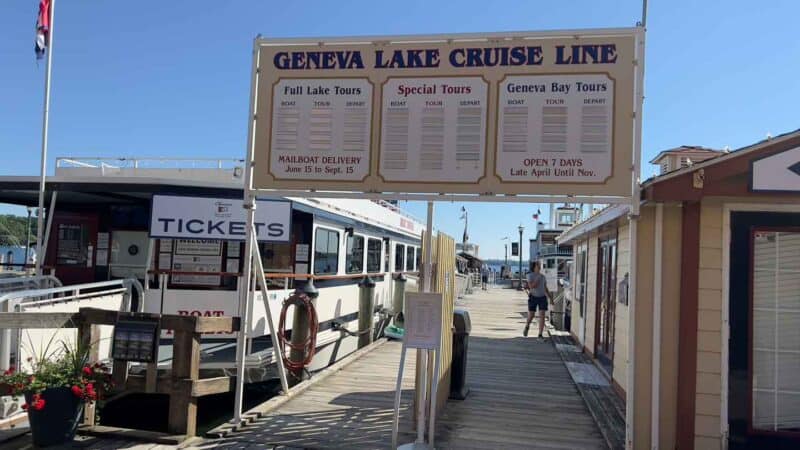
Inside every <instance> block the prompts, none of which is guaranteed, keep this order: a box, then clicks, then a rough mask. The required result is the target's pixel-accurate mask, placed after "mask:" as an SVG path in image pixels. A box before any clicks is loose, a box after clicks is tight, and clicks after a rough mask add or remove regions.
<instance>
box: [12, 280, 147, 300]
mask: <svg viewBox="0 0 800 450" xmlns="http://www.w3.org/2000/svg"><path fill="white" fill-rule="evenodd" d="M134 281H135V282H134ZM113 286H118V287H124V288H126V289H130V288H133V289H136V290H137V291H139V292H138V293H139V295H140V296H141V294H142V291H143V289H142V285H141V283H139V282H138V280H132V279H121V280H111V281H98V282H96V283H86V284H74V285H70V286H59V287H55V288H49V289H30V290H26V291H14V292H8V293H6V294H2V295H0V304H2V303H4V302H8V301H10V300H14V299H21V298H31V297H44V296H51V295H55V294H62V293H65V292H73V293H74V294H73V295H78V294H80V291H82V290H83V291H85V290H87V289H98V288H104V287H109V288H110V287H113ZM69 298H70V297H69V296H64V297H59V300H68V299H69Z"/></svg>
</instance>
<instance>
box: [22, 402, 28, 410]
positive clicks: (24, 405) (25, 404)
mask: <svg viewBox="0 0 800 450" xmlns="http://www.w3.org/2000/svg"><path fill="white" fill-rule="evenodd" d="M22 409H23V410H24V411H27V410H28V404H27V403H23V404H22Z"/></svg>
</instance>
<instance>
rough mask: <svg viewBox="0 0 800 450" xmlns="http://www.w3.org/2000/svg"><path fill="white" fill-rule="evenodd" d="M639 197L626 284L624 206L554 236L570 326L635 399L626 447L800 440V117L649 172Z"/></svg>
mask: <svg viewBox="0 0 800 450" xmlns="http://www.w3.org/2000/svg"><path fill="white" fill-rule="evenodd" d="M641 200H642V208H641V213H640V217H639V218H638V221H639V225H638V236H637V238H638V239H637V241H638V248H637V249H636V258H635V260H636V270H637V274H638V280H637V283H636V295H632V293H630V294H631V295H629V292H628V277H629V274H630V272H631V267H630V261H631V258H630V256H631V245H630V242H631V241H630V236H629V223H630V220H631V218H630V217H629V209H628V207H627V206H622V205H617V206H611V207H609V208H606V209H604V210H603V211H601V212H599V213H598V214H595V215H593V216H592V217H590V218H589V219H587V220H585V221H583V222H581V223H579V224H576V225H575V226H573V227H572V228H570V229H569V230H567V231H565V232H564V234H563V235H562V236H561V237H560V238H559V240H560V243H562V244H571V245H572V246H573V248H574V254H575V264H574V269H573V274H572V280H574V282H573V283H572V285H571V289H573V292H572V294H573V295H572V299H573V305H572V311H573V319H572V326H571V332H572V334H573V335H574V337H575V339H576V340H578V341H579V342H580V343H581V345H582V346H583V347H584V351H585V352H587V353H589V354H590V355H591V356H592V357H593V358H595V360H596V361H597V365H598V366H599V368H601V369H602V371H604V372H605V374H606V375H607V376H608V377H609V379H610V380H611V381H613V384H614V386H615V388H616V390H617V391H618V393H619V394H620V395H622V396H623V397H624V398H625V399H626V405H627V408H629V409H631V408H632V411H631V412H632V413H631V414H629V415H628V421H629V423H628V426H629V427H630V430H632V437H633V443H634V447H635V448H637V449H650V448H653V449H655V448H662V449H673V448H677V449H692V448H696V449H732V450H733V449H750V448H752V449H764V448H800V130H798V131H794V132H791V133H787V134H785V135H782V136H779V137H775V138H771V139H768V140H765V141H761V142H758V143H756V144H754V145H751V146H748V147H745V148H742V149H739V150H736V151H733V152H724V153H722V152H720V153H718V154H716V155H713V157H711V158H710V159H707V160H705V161H701V162H698V163H692V164H689V165H686V166H684V167H682V168H676V170H672V171H669V172H667V173H665V174H662V175H659V176H657V177H655V178H652V179H650V180H648V181H646V182H645V183H643V185H642V198H641ZM629 298H630V299H631V301H632V302H633V303H635V305H629V301H628V299H629ZM630 311H633V314H634V316H633V317H632V318H631V317H629V312H630ZM629 350H632V351H631V352H629Z"/></svg>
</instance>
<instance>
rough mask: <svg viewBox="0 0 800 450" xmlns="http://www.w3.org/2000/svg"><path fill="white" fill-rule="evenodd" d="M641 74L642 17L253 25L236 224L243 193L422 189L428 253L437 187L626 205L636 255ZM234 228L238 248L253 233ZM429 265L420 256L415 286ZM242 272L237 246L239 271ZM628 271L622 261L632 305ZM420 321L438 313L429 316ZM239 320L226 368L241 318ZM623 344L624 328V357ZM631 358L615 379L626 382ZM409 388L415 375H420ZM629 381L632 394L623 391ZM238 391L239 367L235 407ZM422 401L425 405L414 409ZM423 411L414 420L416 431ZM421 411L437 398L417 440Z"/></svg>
mask: <svg viewBox="0 0 800 450" xmlns="http://www.w3.org/2000/svg"><path fill="white" fill-rule="evenodd" d="M644 16H645V14H643V17H644ZM643 22H644V20H643ZM643 73H644V26H643V25H642V26H637V27H633V28H618V29H595V30H564V31H548V32H510V33H484V34H450V35H430V36H394V37H391V36H389V37H387V36H376V37H347V38H335V39H326V38H309V39H261V38H257V39H256V40H255V47H254V53H253V71H252V91H251V102H250V105H251V110H250V114H249V116H248V123H249V135H248V154H247V160H246V161H247V169H246V174H245V198H244V206H245V209H246V210H247V211H248V214H247V227H246V229H247V233H248V234H249V233H253V222H254V217H255V215H254V209H255V208H256V204H255V195H256V193H268V194H269V195H273V196H294V197H339V198H365V199H366V198H370V199H387V200H423V201H428V223H427V230H428V232H427V233H426V234H425V240H426V243H425V244H426V245H427V249H428V251H429V252H430V249H431V241H430V239H431V235H432V230H433V223H432V222H433V220H432V217H433V214H432V211H433V209H432V208H433V206H432V202H433V201H437V200H438V201H442V200H444V201H453V200H458V201H488V202H565V201H566V202H586V203H630V204H631V219H632V220H631V227H630V229H631V237H630V239H631V247H632V250H631V255H632V256H631V265H632V267H635V248H636V247H635V245H636V243H635V240H636V220H635V219H636V218H637V217H638V211H639V209H638V208H639V201H638V198H639V165H640V158H639V155H640V148H641V105H642V99H643V89H642V83H643V76H644V75H643ZM245 242H246V249H245V252H246V254H251V251H252V249H251V240H250V239H247V240H246V241H245ZM430 263H431V261H430V258H428V259H427V265H426V267H425V268H424V273H426V274H427V277H426V278H427V279H426V280H425V282H426V283H425V284H426V288H425V289H424V291H426V292H427V291H429V286H430V282H429V277H430V273H431V271H430ZM250 271H251V265H250V258H246V259H245V268H244V273H245V274H249V273H250ZM635 280H636V272H635V270H632V271H631V276H630V288H631V294H630V306H629V308H630V312H629V317H631V318H633V317H634V314H633V307H634V304H635V302H634V297H635V291H636V287H635V286H636V285H635ZM427 295H429V294H427ZM251 298H252V295H250V294H249V293H243V294H242V298H241V300H240V301H241V302H242V308H241V309H240V310H241V311H243V312H244V314H243V320H244V321H245V322H247V321H248V320H249V312H248V311H249V309H248V308H249V301H250V300H249V299H251ZM407 298H408V299H409V300H410V301H411V303H414V302H415V301H418V302H419V305H423V304H425V302H427V301H431V299H432V297H430V296H426V294H420V295H419V296H412V295H410V294H409V296H408V297H407ZM439 298H440V301H441V297H439ZM413 308H415V306H414V305H410V308H409V312H410V314H409V317H408V318H407V323H409V326H410V327H411V328H410V329H409V330H408V331H407V332H408V333H409V334H408V335H407V337H406V341H405V343H404V348H405V347H409V348H427V347H426V346H424V345H422V344H424V343H425V342H428V341H426V340H424V339H422V338H423V337H425V336H427V332H432V333H435V334H436V339H435V341H436V342H437V345H438V342H439V341H440V339H441V329H435V328H431V329H428V327H427V326H425V327H423V328H422V329H420V328H415V327H416V326H417V325H418V324H419V323H418V322H417V323H415V319H414V312H413V311H414V310H413ZM439 311H440V312H441V308H439ZM430 323H431V325H430V326H431V327H433V326H434V325H432V324H435V323H438V324H439V325H441V320H438V321H437V320H432V321H431V322H430ZM629 325H630V327H631V329H633V326H632V324H629ZM242 329H243V330H244V331H243V332H241V333H240V336H239V342H238V345H239V350H240V353H238V354H237V365H238V368H239V370H242V369H243V368H244V353H243V350H242V349H243V348H244V343H245V342H246V339H247V330H249V327H248V326H243V328H242ZM418 332H419V333H418ZM631 336H633V333H631ZM418 338H419V341H417V339H418ZM430 342H433V339H432V340H431V341H430ZM634 346H635V342H633V341H632V340H631V342H630V343H629V366H632V365H633V354H634V353H633V349H634ZM403 355H405V352H403ZM423 359H424V358H423ZM423 362H424V361H423ZM401 370H402V363H401ZM429 370H430V368H429ZM630 370H632V369H629V375H628V378H627V379H628V380H633V378H634V377H633V374H632V372H630ZM423 372H425V370H424V369H423ZM399 381H400V378H398V383H399ZM436 381H438V380H434V383H433V385H434V390H435V386H436ZM631 382H632V381H631ZM418 388H421V389H425V387H424V383H423V386H418ZM399 389H400V387H399V384H398V390H399ZM398 392H399V391H398ZM628 392H629V393H630V394H629V398H628V400H629V401H628V404H629V405H632V404H633V401H632V397H631V396H632V392H633V389H632V388H629V389H628ZM241 393H242V378H241V377H239V380H238V382H237V390H236V406H235V408H236V420H237V421H238V420H240V417H241V416H240V414H241V405H242V397H241ZM632 410H633V408H632V407H630V408H628V411H629V415H628V424H627V426H628V436H627V445H628V446H631V445H632V442H633V441H632V439H633V438H632V433H633V431H632V430H633V428H632V422H633V416H632ZM421 411H422V413H423V414H425V408H422V409H421ZM421 419H422V420H420V421H419V422H418V428H420V430H418V431H419V436H424V432H425V426H426V421H425V420H424V419H425V418H424V416H423V417H422V418H421ZM434 420H435V410H433V411H432V412H431V417H430V425H429V438H430V441H431V442H432V441H433V434H434V430H435V426H434V425H435V424H434ZM417 444H424V442H422V441H421V440H420V439H418V441H417Z"/></svg>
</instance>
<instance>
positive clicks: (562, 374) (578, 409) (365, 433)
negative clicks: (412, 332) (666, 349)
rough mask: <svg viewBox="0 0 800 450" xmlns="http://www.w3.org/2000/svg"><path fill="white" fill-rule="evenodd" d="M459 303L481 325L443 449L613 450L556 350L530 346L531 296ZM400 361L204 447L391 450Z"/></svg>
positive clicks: (386, 353)
mask: <svg viewBox="0 0 800 450" xmlns="http://www.w3.org/2000/svg"><path fill="white" fill-rule="evenodd" d="M457 303H458V304H457V306H459V307H465V308H467V309H468V310H469V312H470V316H471V319H472V327H473V328H472V334H471V336H470V341H469V353H468V362H467V384H468V386H469V388H470V393H469V395H468V396H467V399H466V400H463V401H458V400H450V401H448V403H447V407H446V408H445V410H444V412H443V414H442V415H441V416H440V418H439V419H438V421H437V427H436V428H437V433H436V442H435V445H436V448H451V449H488V448H491V449H496V448H503V449H514V448H519V449H523V448H524V449H533V448H543V449H545V448H547V449H555V448H558V449H596V448H607V447H606V444H605V441H604V439H603V437H602V435H601V434H600V431H599V429H598V428H597V426H596V425H595V423H594V421H593V419H592V416H591V415H590V413H589V411H588V410H587V409H586V406H585V404H584V403H583V400H582V398H581V396H580V394H579V393H578V390H577V388H576V386H575V384H574V383H573V381H572V378H571V377H570V375H569V372H568V371H567V369H566V367H565V366H564V363H563V362H562V360H561V358H560V357H559V355H558V353H557V352H556V350H555V348H554V347H553V345H552V343H551V342H550V341H549V340H545V341H539V340H537V339H536V338H525V337H523V336H522V327H523V325H524V323H525V321H524V314H525V311H526V309H527V306H526V299H525V296H524V294H522V293H520V292H517V291H513V290H510V289H490V290H488V291H480V290H478V291H476V292H475V293H474V294H472V295H469V296H467V297H466V298H465V299H462V300H459V301H458V302H457ZM531 329H532V330H535V329H536V328H535V323H534V324H533V326H532V327H531ZM532 334H535V332H532ZM399 356H400V344H399V343H397V342H390V343H387V344H384V345H382V346H381V347H379V348H377V349H375V350H373V351H371V352H369V353H367V354H366V355H364V356H362V357H361V358H359V359H357V360H355V361H354V362H352V363H350V364H349V365H347V366H346V367H345V368H343V369H342V370H341V371H339V372H337V373H335V374H333V375H331V376H329V377H328V378H326V379H325V380H322V381H321V382H320V383H318V384H316V385H314V386H311V387H309V388H308V389H307V390H305V391H303V392H302V393H300V394H298V395H297V397H295V398H293V399H291V400H289V401H288V402H286V403H284V404H283V405H281V406H279V407H277V408H276V409H275V410H273V411H270V412H269V413H268V414H266V415H265V416H264V417H262V418H261V419H258V420H257V421H255V422H254V423H253V424H252V425H250V426H248V427H246V428H244V429H243V430H241V431H238V432H235V433H232V434H231V435H229V437H227V438H225V439H221V440H217V441H206V442H204V443H202V444H200V445H199V447H201V448H211V446H221V447H227V448H237V449H238V448H251V447H252V448H264V446H275V445H283V446H287V447H290V448H349V449H355V448H369V449H375V448H389V447H390V445H391V418H392V407H393V389H394V384H395V381H396V378H395V377H396V376H397V375H396V374H397V365H398V363H399ZM409 356H412V354H411V353H410V354H409ZM407 359H408V360H410V361H409V362H408V365H407V367H406V372H405V373H406V375H407V376H406V377H405V379H404V388H405V390H404V392H403V411H402V412H403V414H402V415H401V430H402V431H403V433H402V434H401V442H410V441H411V440H412V439H413V437H414V435H413V434H412V433H411V419H410V411H409V407H410V402H411V399H412V395H413V391H412V390H411V389H412V388H413V360H414V358H413V357H410V358H407Z"/></svg>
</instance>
